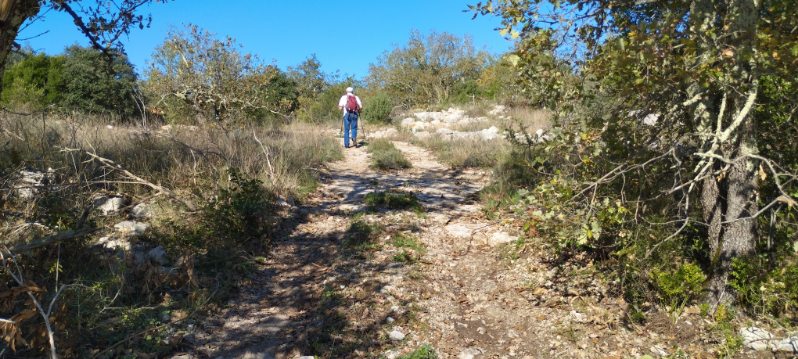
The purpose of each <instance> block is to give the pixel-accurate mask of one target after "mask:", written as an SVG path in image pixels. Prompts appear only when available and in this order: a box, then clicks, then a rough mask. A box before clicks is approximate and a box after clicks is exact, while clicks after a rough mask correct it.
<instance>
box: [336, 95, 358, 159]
mask: <svg viewBox="0 0 798 359" xmlns="http://www.w3.org/2000/svg"><path fill="white" fill-rule="evenodd" d="M338 108H339V109H341V110H343V111H344V147H346V148H349V139H350V138H351V139H352V145H353V146H355V147H360V145H359V144H358V143H357V118H358V116H359V115H360V110H362V109H363V103H362V102H360V97H357V96H355V90H354V89H353V88H351V87H347V88H346V95H343V96H341V99H340V100H338ZM350 131H351V133H352V136H351V137H350V136H349V133H350Z"/></svg>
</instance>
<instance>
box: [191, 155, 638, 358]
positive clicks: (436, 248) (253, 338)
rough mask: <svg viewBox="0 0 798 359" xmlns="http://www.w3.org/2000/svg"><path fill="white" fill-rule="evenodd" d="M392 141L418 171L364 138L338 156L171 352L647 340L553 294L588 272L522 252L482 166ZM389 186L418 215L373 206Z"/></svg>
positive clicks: (600, 345) (530, 353) (466, 354)
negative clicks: (369, 199) (226, 298)
mask: <svg viewBox="0 0 798 359" xmlns="http://www.w3.org/2000/svg"><path fill="white" fill-rule="evenodd" d="M395 145H396V146H397V148H399V149H400V150H401V151H402V152H404V153H405V155H406V156H407V157H408V159H409V160H410V161H411V162H412V164H413V167H412V168H411V169H408V170H405V171H401V172H392V173H378V172H376V171H374V170H372V169H370V168H369V167H368V163H369V162H368V154H367V152H366V151H365V149H364V148H358V149H349V150H346V152H345V154H346V156H345V159H344V160H342V161H339V162H336V163H333V164H331V166H330V168H329V171H328V172H327V173H326V174H325V176H324V177H323V185H322V186H321V188H320V189H319V191H318V192H317V193H316V194H315V195H314V196H313V197H312V198H310V199H309V200H308V201H307V203H306V204H305V205H304V206H302V207H301V208H299V209H298V210H297V218H296V220H294V221H291V222H290V223H289V224H288V225H286V228H283V230H282V233H283V234H282V235H281V236H279V237H278V238H277V239H276V242H275V247H274V250H273V252H272V255H271V256H270V258H269V260H268V262H267V263H265V264H264V265H263V268H262V270H260V271H258V272H257V273H255V274H254V275H253V278H252V279H251V282H250V283H249V285H247V286H245V287H244V288H243V289H242V292H241V293H240V294H239V295H238V296H237V297H236V298H233V299H232V300H231V301H230V303H229V305H228V306H227V309H225V310H224V311H223V312H222V313H221V314H220V315H219V316H217V317H215V318H213V319H212V320H209V321H207V322H205V323H203V324H202V325H198V327H197V328H195V331H194V333H192V334H191V335H189V336H188V337H187V340H186V341H187V343H188V346H187V348H186V353H185V354H181V355H178V356H176V357H180V358H191V357H200V358H205V357H211V358H222V357H223V358H297V357H300V356H303V355H305V356H312V355H316V356H318V357H336V358H339V357H340V358H352V357H364V358H374V357H386V358H396V357H398V356H399V355H402V354H406V353H408V352H410V351H413V350H416V349H418V348H421V347H423V346H425V345H429V346H430V347H431V348H433V349H434V350H435V352H436V353H437V354H438V356H439V357H441V358H505V357H518V358H539V357H552V358H556V357H563V356H567V357H612V356H617V357H621V356H627V355H636V354H638V355H639V354H648V349H647V348H648V347H647V345H648V344H647V343H644V342H643V341H642V340H641V339H638V340H640V343H639V345H636V346H637V347H640V348H645V349H641V351H640V352H637V351H623V350H620V351H619V349H618V348H620V347H623V346H624V345H623V344H624V343H622V342H623V341H625V340H633V339H628V338H631V337H634V336H633V335H631V333H628V332H626V330H625V329H619V326H618V323H617V320H615V319H613V318H615V316H612V315H609V314H607V313H608V311H609V310H611V309H608V308H614V307H618V306H619V305H620V304H618V303H614V302H612V301H611V300H609V299H606V298H605V299H604V300H602V301H601V303H600V305H597V304H598V303H599V302H598V301H595V300H583V298H581V294H579V293H573V295H571V296H569V295H567V293H568V289H567V288H565V289H562V290H560V292H565V293H566V295H564V296H563V295H554V294H552V293H553V292H554V291H555V288H557V287H558V286H559V287H560V288H561V287H562V285H564V284H563V283H565V285H568V284H569V283H571V281H573V283H582V285H583V287H584V284H585V282H586V281H587V283H588V284H587V285H588V286H589V281H590V280H592V279H591V278H581V279H580V278H575V279H574V278H569V279H568V281H564V280H563V279H562V278H558V273H557V272H556V271H555V270H551V269H550V268H551V267H550V266H544V265H542V264H541V263H540V262H539V259H536V258H535V256H523V258H517V257H518V256H515V255H514V253H515V252H514V248H515V243H514V242H512V241H513V240H514V239H515V237H513V236H512V234H513V233H512V230H510V229H505V228H502V227H501V225H500V224H499V223H498V222H497V221H489V220H487V219H486V218H485V216H484V214H483V212H482V210H481V207H480V205H479V204H478V202H477V201H476V193H477V192H478V191H479V190H480V189H481V188H482V187H483V185H484V184H485V183H486V181H487V176H486V175H485V174H484V173H481V172H479V171H462V172H459V171H452V170H450V169H448V168H446V167H445V166H443V165H441V164H440V163H438V162H437V161H435V159H434V156H432V155H431V154H430V153H429V152H427V151H426V150H424V149H421V148H419V147H416V146H413V145H410V144H407V143H402V142H396V143H395ZM388 189H392V190H402V191H407V192H412V193H414V194H415V195H416V197H417V198H418V199H419V200H420V202H421V204H422V205H423V207H424V213H421V214H419V213H415V212H413V211H390V210H381V211H376V212H375V211H366V208H365V206H364V204H363V198H364V196H365V195H366V194H367V193H370V192H373V191H385V190H388ZM364 233H365V237H368V239H366V240H364V239H363V238H365V237H364ZM400 238H401V239H404V240H407V238H411V239H413V240H414V241H416V242H418V243H420V245H417V246H415V247H414V248H413V249H412V250H411V249H408V248H406V247H407V245H406V244H402V243H404V242H398V240H399V239H400ZM410 247H413V246H412V245H411V246H410ZM408 253H409V255H408ZM524 258H527V259H524ZM580 281H581V282H580ZM598 296H599V297H601V293H598Z"/></svg>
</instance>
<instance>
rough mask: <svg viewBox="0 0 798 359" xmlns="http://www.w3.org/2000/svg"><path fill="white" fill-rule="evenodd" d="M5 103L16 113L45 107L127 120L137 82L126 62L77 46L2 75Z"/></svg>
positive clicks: (18, 65)
mask: <svg viewBox="0 0 798 359" xmlns="http://www.w3.org/2000/svg"><path fill="white" fill-rule="evenodd" d="M3 82H4V83H5V84H6V86H5V87H4V89H3V94H2V99H3V103H4V104H7V105H9V106H12V107H15V108H27V109H30V110H43V109H44V108H46V107H52V108H57V109H63V110H67V111H79V112H83V113H90V114H101V115H107V114H111V115H114V116H118V117H120V118H129V117H131V116H133V115H135V114H136V105H135V102H134V99H133V95H134V90H135V89H136V88H137V86H138V84H137V77H136V74H135V72H134V70H133V66H132V65H131V64H130V62H129V61H128V59H127V56H126V55H124V54H123V53H119V52H113V51H112V52H109V53H103V52H101V51H99V50H95V49H92V48H84V47H80V46H77V45H73V46H70V47H68V48H67V49H66V51H65V53H64V55H61V56H48V55H45V54H38V55H30V56H28V57H25V58H23V59H22V60H21V61H19V62H17V63H16V64H14V65H13V66H11V67H9V68H8V69H7V71H6V72H5V74H4V79H3Z"/></svg>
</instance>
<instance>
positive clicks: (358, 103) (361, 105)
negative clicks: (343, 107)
mask: <svg viewBox="0 0 798 359" xmlns="http://www.w3.org/2000/svg"><path fill="white" fill-rule="evenodd" d="M355 100H357V107H360V109H361V110H363V103H362V102H360V96H355Z"/></svg>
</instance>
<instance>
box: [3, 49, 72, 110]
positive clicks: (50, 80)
mask: <svg viewBox="0 0 798 359" xmlns="http://www.w3.org/2000/svg"><path fill="white" fill-rule="evenodd" d="M63 63H64V58H63V57H59V56H47V55H45V54H37V55H29V56H26V57H23V58H22V59H21V60H19V61H18V62H16V63H14V64H13V65H12V66H10V67H8V68H7V69H6V71H5V73H4V74H3V83H4V84H5V86H4V87H3V92H2V102H3V104H5V105H6V106H11V107H12V108H26V107H27V108H29V109H31V110H40V109H43V108H44V107H46V106H48V105H54V104H58V103H60V101H61V97H62V96H63V92H64V88H63V87H64V76H63Z"/></svg>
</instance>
